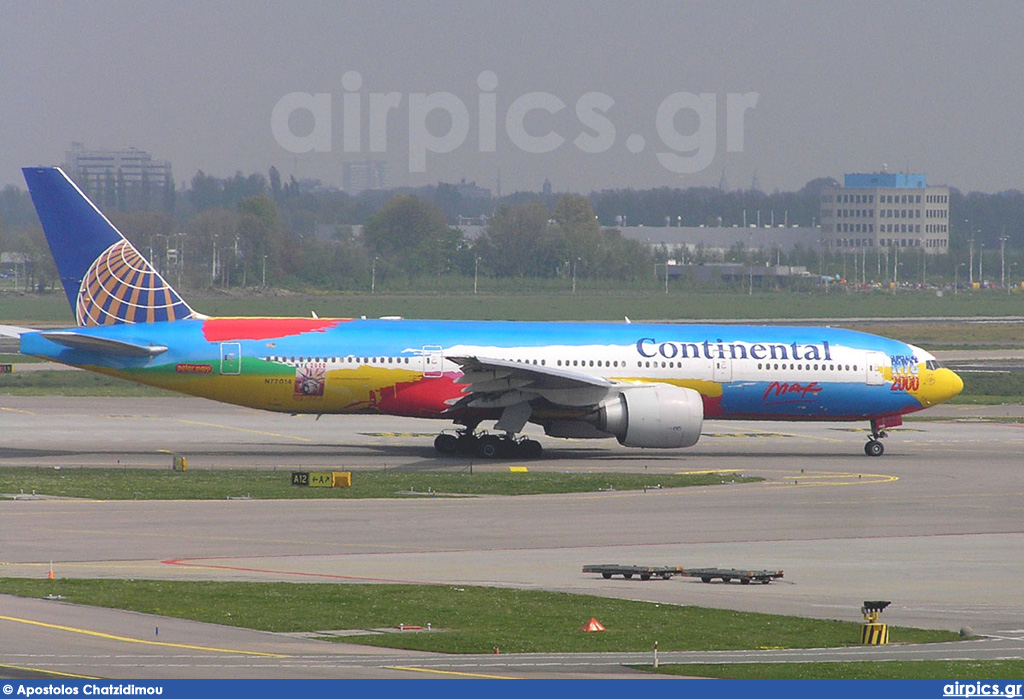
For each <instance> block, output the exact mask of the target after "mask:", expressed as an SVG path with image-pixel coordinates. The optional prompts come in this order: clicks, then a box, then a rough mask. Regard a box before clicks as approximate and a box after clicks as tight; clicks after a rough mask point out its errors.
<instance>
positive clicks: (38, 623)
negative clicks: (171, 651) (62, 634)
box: [0, 615, 288, 658]
mask: <svg viewBox="0 0 1024 699" xmlns="http://www.w3.org/2000/svg"><path fill="white" fill-rule="evenodd" d="M0 621H12V622H14V623H16V624H27V625H29V626H39V627H42V628H44V629H55V630H57V631H69V632H71V633H79V634H83V635H85V636H94V637H96V638H105V639H108V640H111V641H121V642H123V643H139V644H142V645H145V646H161V647H163V648H181V649H184V650H201V651H209V652H211V653H232V654H235V655H256V656H260V657H263V658H287V657H288V656H287V655H281V654H280V653H261V652H259V651H253V650H235V649H230V648H211V647H209V646H192V645H188V644H186V643H166V642H164V641H144V640H142V639H141V638H129V637H127V636H115V635H113V634H109V633H103V632H101V631H89V630H88V629H77V628H75V627H73V626H61V625H59V624H48V623H46V622H44V621H35V620H33V619H19V618H18V617H13V616H2V615H0Z"/></svg>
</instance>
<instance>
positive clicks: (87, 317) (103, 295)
mask: <svg viewBox="0 0 1024 699" xmlns="http://www.w3.org/2000/svg"><path fill="white" fill-rule="evenodd" d="M192 315H193V313H192V309H191V308H189V306H188V304H186V303H185V302H184V301H182V299H181V297H180V296H178V294H177V292H176V291H174V289H172V288H171V287H170V285H168V284H167V282H166V281H164V279H163V277H161V276H160V274H159V273H158V272H157V271H156V270H155V269H153V266H152V265H150V263H149V262H148V261H147V260H146V259H145V258H144V257H142V255H140V254H139V252H138V251H137V250H136V249H135V248H134V247H133V246H132V244H131V243H129V242H128V241H127V240H124V239H122V240H120V241H118V242H116V243H114V244H113V245H111V246H110V247H109V248H107V249H106V250H104V251H103V252H102V253H101V254H100V256H99V257H97V258H96V259H95V260H94V261H93V263H92V265H91V266H90V267H89V271H88V272H86V273H85V277H84V278H83V279H82V284H81V286H80V287H79V290H78V303H77V304H76V307H75V319H76V321H77V322H78V324H79V325H116V324H118V323H153V322H158V321H166V320H181V319H184V318H191V317H192Z"/></svg>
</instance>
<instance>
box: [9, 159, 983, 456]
mask: <svg viewBox="0 0 1024 699" xmlns="http://www.w3.org/2000/svg"><path fill="white" fill-rule="evenodd" d="M23 172H24V176H25V180H26V182H27V183H28V187H29V191H30V194H31V196H32V201H33V203H34V205H35V207H36V211H37V213H38V215H39V219H40V221H41V222H42V225H43V230H44V232H45V234H46V238H47V241H48V243H49V246H50V249H51V252H52V253H53V257H54V260H55V261H56V264H57V269H58V272H59V274H60V279H61V283H62V284H63V286H64V291H65V294H66V295H67V298H68V302H69V303H70V304H71V308H72V310H73V311H74V314H75V321H76V323H77V326H76V327H71V328H67V329H61V330H42V331H33V330H31V329H28V328H14V327H10V326H2V327H0V332H2V333H3V334H7V335H13V336H20V339H21V347H20V349H21V352H22V353H23V354H26V355H32V356H35V357H41V358H44V359H48V360H51V361H54V362H60V363H62V364H67V365H70V366H73V367H79V368H82V369H87V370H89V371H94V372H98V373H101V374H106V375H109V376H115V377H119V378H122V379H128V380H130V381H135V382H138V383H142V384H148V385H151V386H158V387H160V388H165V389H169V390H171V391H177V392H180V393H185V394H190V395H194V396H201V397H203V398H208V399H212V400H216V401H222V402H225V403H232V404H236V405H243V406H248V407H251V408H258V409H262V410H269V411H277V412H284V413H292V414H298V413H308V414H316V415H318V416H319V415H322V414H334V413H363V414H366V413H370V414H383V415H393V416H407V417H420V418H436V419H439V420H451V421H452V422H453V423H454V426H455V427H454V429H453V430H452V429H449V430H446V431H442V432H441V433H440V434H439V435H438V436H437V438H436V439H435V440H434V447H435V449H436V451H437V452H439V453H440V454H444V455H451V454H458V453H469V454H475V455H477V456H479V457H483V458H497V457H518V458H524V459H528V458H539V457H540V456H541V454H542V447H541V444H540V442H538V441H537V440H536V439H532V438H529V437H526V436H524V435H523V434H522V432H523V430H524V428H525V427H526V425H527V423H534V424H536V425H539V426H540V427H542V428H543V430H544V432H545V433H546V434H547V435H548V436H551V437H565V438H571V439H591V438H594V439H596V438H607V439H617V440H618V442H619V443H620V444H622V445H625V446H627V447H637V448H655V449H675V448H684V447H691V446H693V445H694V444H696V443H697V441H698V439H699V438H700V435H701V429H702V426H703V422H704V420H705V419H713V420H718V419H722V420H730V419H732V420H784V421H788V420H792V421H830V422H834V421H862V420H863V421H868V423H869V425H870V433H869V435H868V440H867V443H866V444H865V445H864V452H865V453H866V454H867V455H869V456H881V455H882V454H883V452H884V447H883V445H882V442H881V439H882V438H884V437H885V436H886V432H885V430H886V429H889V428H891V427H896V426H899V425H900V424H902V420H903V416H904V415H906V414H908V413H913V412H917V411H919V410H923V409H925V408H929V407H931V406H934V405H938V404H939V403H942V402H944V401H947V400H949V399H950V398H952V397H953V396H955V395H957V394H958V393H960V391H961V390H962V389H963V381H962V380H961V379H960V377H959V376H957V375H956V373H954V372H953V371H951V370H950V369H947V368H945V367H942V366H941V365H940V364H939V362H938V361H936V359H935V357H934V356H932V355H931V354H929V353H928V352H926V351H924V350H922V349H920V348H918V347H915V346H913V345H910V344H906V343H903V342H899V341H897V340H892V339H888V338H885V337H880V336H877V335H871V334H867V333H862V332H856V331H851V330H844V329H838V328H829V327H803V326H792V327H786V326H755V325H712V324H690V323H680V324H641V323H630V322H628V319H627V322H624V323H565V322H509V321H453V320H406V319H401V318H383V319H365V318H319V317H316V316H315V315H314V316H313V317H309V318H278V317H237V318H236V317H223V318H214V317H209V316H206V315H203V314H201V313H199V312H197V311H195V310H194V309H193V308H192V307H191V306H190V305H189V304H188V303H187V302H186V301H185V300H184V299H182V297H181V296H180V295H179V294H178V292H177V291H175V290H174V289H173V288H172V287H171V286H170V284H168V283H167V281H166V280H165V279H164V278H163V277H162V276H161V275H160V273H159V272H158V271H157V270H156V269H155V268H154V267H153V265H152V264H150V262H149V261H148V260H146V259H145V258H144V257H143V256H142V255H141V254H140V253H139V251H138V250H137V249H136V248H135V247H134V246H133V245H132V244H131V242H129V241H128V240H127V239H126V238H125V237H124V236H122V235H121V233H120V232H118V230H117V229H116V228H115V227H114V226H113V225H112V224H111V223H110V221H109V220H108V219H107V218H106V217H105V216H104V215H103V213H102V212H101V211H100V210H99V209H98V208H97V207H96V206H95V205H94V204H93V203H92V202H91V201H90V200H89V199H88V197H87V196H86V195H85V194H84V193H83V192H82V191H81V190H80V189H79V188H78V186H77V185H76V184H75V183H74V182H73V181H72V180H71V178H69V177H68V176H67V175H66V174H65V173H64V172H63V171H62V170H61V169H60V168H42V167H34V168H24V170H23ZM490 421H494V428H493V430H492V431H481V430H479V427H480V425H481V423H484V422H488V423H489V422H490Z"/></svg>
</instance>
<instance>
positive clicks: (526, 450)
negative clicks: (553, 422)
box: [518, 439, 544, 459]
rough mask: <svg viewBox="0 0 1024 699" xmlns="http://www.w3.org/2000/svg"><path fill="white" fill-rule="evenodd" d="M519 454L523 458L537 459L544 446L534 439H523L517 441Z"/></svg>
mask: <svg viewBox="0 0 1024 699" xmlns="http://www.w3.org/2000/svg"><path fill="white" fill-rule="evenodd" d="M518 451H519V456H521V457H523V458H524V459H539V458H540V455H541V454H542V453H543V452H544V448H543V447H542V446H541V445H540V442H538V441H537V440H536V439H524V440H523V441H521V442H520V443H519V449H518Z"/></svg>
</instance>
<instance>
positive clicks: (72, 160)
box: [64, 142, 174, 211]
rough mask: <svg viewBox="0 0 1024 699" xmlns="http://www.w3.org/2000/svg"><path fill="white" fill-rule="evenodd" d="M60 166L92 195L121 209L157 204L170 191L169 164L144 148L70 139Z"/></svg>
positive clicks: (164, 203)
mask: <svg viewBox="0 0 1024 699" xmlns="http://www.w3.org/2000/svg"><path fill="white" fill-rule="evenodd" d="M64 158H65V159H64V170H65V172H67V173H68V175H69V176H70V177H71V179H73V180H74V181H75V182H76V183H77V184H78V186H79V187H81V188H82V189H83V190H85V192H86V193H87V194H89V195H90V196H91V197H93V199H94V200H95V201H96V202H97V203H100V204H102V205H103V206H108V207H111V208H116V209H120V210H122V211H128V210H139V209H151V208H161V207H166V206H167V205H168V203H169V202H168V199H169V194H170V193H173V191H174V177H173V175H172V174H171V164H170V162H168V161H166V160H154V159H153V157H152V156H151V155H150V154H149V153H147V152H146V151H144V150H139V149H138V148H126V149H123V150H87V149H86V148H85V146H83V145H82V144H81V143H77V142H75V143H72V144H71V150H69V151H67V152H66V153H65V155H64Z"/></svg>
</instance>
